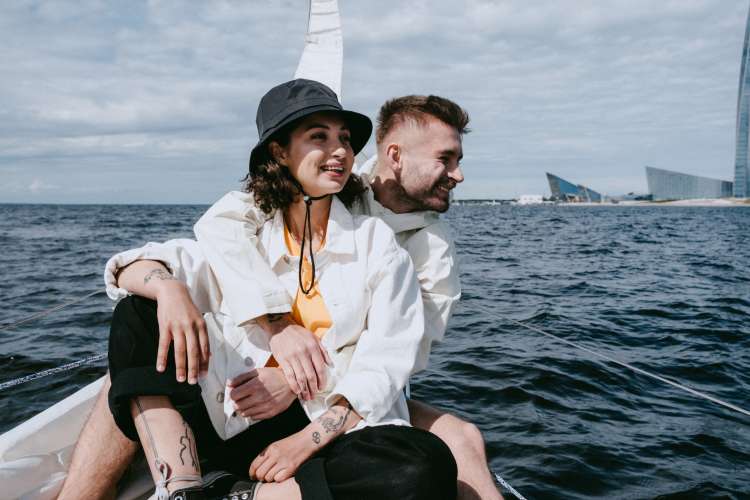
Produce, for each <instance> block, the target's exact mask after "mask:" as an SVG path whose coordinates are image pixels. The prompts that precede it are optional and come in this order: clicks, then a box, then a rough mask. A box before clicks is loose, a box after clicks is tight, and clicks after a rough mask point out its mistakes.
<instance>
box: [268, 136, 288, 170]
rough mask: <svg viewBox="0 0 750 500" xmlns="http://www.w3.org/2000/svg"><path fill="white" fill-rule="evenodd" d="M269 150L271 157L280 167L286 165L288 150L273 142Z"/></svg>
mask: <svg viewBox="0 0 750 500" xmlns="http://www.w3.org/2000/svg"><path fill="white" fill-rule="evenodd" d="M268 150H269V151H270V152H271V156H273V159H274V160H275V161H276V163H278V164H279V165H284V162H286V160H287V154H286V150H285V149H284V148H282V147H281V145H279V143H278V142H276V141H273V142H271V143H270V144H269V145H268Z"/></svg>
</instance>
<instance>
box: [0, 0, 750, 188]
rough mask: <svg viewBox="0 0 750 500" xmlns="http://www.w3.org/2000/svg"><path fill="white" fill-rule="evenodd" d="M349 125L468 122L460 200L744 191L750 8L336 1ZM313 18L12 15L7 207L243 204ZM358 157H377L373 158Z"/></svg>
mask: <svg viewBox="0 0 750 500" xmlns="http://www.w3.org/2000/svg"><path fill="white" fill-rule="evenodd" d="M339 6H340V9H341V17H342V26H343V35H344V81H343V97H344V105H345V106H346V107H348V108H350V109H354V110H357V111H361V112H363V113H365V114H367V115H369V116H370V117H371V118H373V119H374V118H375V116H376V114H377V110H378V108H379V106H380V104H382V103H383V101H384V100H385V99H387V98H390V97H394V96H399V95H405V94H438V95H441V96H444V97H448V98H450V99H452V100H454V101H456V102H457V103H459V104H460V105H462V106H463V107H464V108H465V109H466V110H467V111H468V112H469V114H470V116H471V124H470V127H471V129H472V131H471V133H469V134H468V135H467V136H466V137H465V139H464V154H465V156H464V160H463V162H462V164H463V170H464V174H465V177H466V180H465V181H464V182H463V183H462V184H461V185H459V186H458V187H457V188H456V198H458V199H466V198H513V197H517V196H519V195H521V194H545V195H548V194H549V186H548V184H547V181H546V177H545V172H551V173H554V174H557V175H559V176H561V177H563V178H565V179H568V180H571V181H573V182H575V183H582V184H585V185H587V186H589V187H590V188H592V189H595V190H597V191H599V192H602V193H605V194H610V195H616V194H623V193H628V192H641V193H642V192H646V191H647V186H646V177H645V171H644V166H646V165H649V166H653V167H658V168H665V169H669V170H677V171H681V172H686V173H691V174H696V175H703V176H708V177H714V178H720V179H725V180H732V176H733V164H734V142H735V121H736V105H737V85H738V80H739V71H740V57H741V52H742V43H743V37H744V30H745V21H746V17H747V11H748V0H659V1H653V0H556V1H553V0H496V1H487V0H453V1H450V2H435V1H427V0H410V1H409V2H403V1H400V0H379V1H378V2H373V1H368V0H339ZM306 27H307V2H306V1H305V0H286V1H279V0H275V1H271V0H243V1H239V0H237V1H228V0H227V1H205V2H202V1H201V2H199V1H178V0H152V1H138V0H129V1H127V2H123V1H114V0H112V1H109V2H105V1H99V0H77V1H73V0H68V1H56V0H45V1H29V0H15V1H13V2H2V3H1V4H0V67H1V68H2V69H0V75H1V77H0V203H211V202H213V201H215V200H216V199H218V198H220V197H221V196H222V194H223V193H225V192H226V191H229V190H232V189H239V187H240V185H241V184H240V182H239V181H240V179H242V177H244V175H245V173H246V171H247V158H248V154H249V151H250V149H251V148H252V146H253V145H254V144H255V142H256V140H257V132H256V128H255V111H256V108H257V104H258V101H259V99H260V97H261V96H262V95H263V94H264V93H265V92H266V91H267V90H268V89H269V88H271V87H272V86H274V85H276V84H278V83H281V82H283V81H286V80H289V79H291V78H292V76H293V74H294V70H295V68H296V66H297V62H298V59H299V56H300V54H301V52H302V48H303V45H304V34H305V30H306ZM365 152H366V153H370V154H372V153H373V152H374V142H373V141H372V140H371V141H370V143H369V144H368V146H367V147H366V148H365Z"/></svg>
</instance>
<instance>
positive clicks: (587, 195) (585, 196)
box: [547, 172, 602, 203]
mask: <svg viewBox="0 0 750 500" xmlns="http://www.w3.org/2000/svg"><path fill="white" fill-rule="evenodd" d="M547 182H549V190H550V191H551V192H552V198H553V199H555V200H558V201H573V202H576V201H577V202H581V201H587V202H594V203H601V201H602V195H601V194H599V193H597V192H596V191H594V190H593V189H589V188H587V187H586V186H583V185H581V184H573V183H572V182H568V181H566V180H565V179H563V178H562V177H558V176H556V175H554V174H550V173H549V172H547Z"/></svg>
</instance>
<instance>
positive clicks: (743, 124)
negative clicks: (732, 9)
mask: <svg viewBox="0 0 750 500" xmlns="http://www.w3.org/2000/svg"><path fill="white" fill-rule="evenodd" d="M749 38H750V12H748V17H747V22H746V26H745V43H744V44H743V47H742V64H741V66H740V88H739V92H738V95H737V142H736V146H737V150H736V152H735V155H734V196H736V197H737V198H749V197H750V165H748V156H749V155H748V150H747V148H748V133H749V132H750V127H749V126H748V125H750V64H748V57H750V51H748V39H749Z"/></svg>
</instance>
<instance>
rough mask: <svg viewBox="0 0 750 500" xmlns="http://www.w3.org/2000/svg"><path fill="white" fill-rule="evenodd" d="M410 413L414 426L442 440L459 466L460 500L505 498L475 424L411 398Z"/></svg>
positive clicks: (500, 499)
mask: <svg viewBox="0 0 750 500" xmlns="http://www.w3.org/2000/svg"><path fill="white" fill-rule="evenodd" d="M408 405H409V416H410V417H411V423H412V425H413V426H414V427H417V428H419V429H423V430H426V431H430V432H431V433H433V434H435V435H436V436H437V437H439V438H440V439H442V440H443V441H444V442H445V444H447V445H448V447H449V448H450V450H451V453H453V457H454V458H455V459H456V464H457V465H458V498H459V500H477V499H481V500H502V498H503V497H502V495H501V494H500V492H499V491H498V489H497V486H495V480H494V479H493V478H492V474H491V473H490V470H489V468H488V467H487V455H486V454H485V451H484V439H482V433H481V432H480V431H479V429H477V427H476V426H475V425H474V424H471V423H469V422H465V421H463V420H461V419H459V418H457V417H455V416H453V415H451V414H449V413H445V412H443V411H440V410H438V409H436V408H433V407H432V406H429V405H427V404H425V403H420V402H419V401H414V400H413V399H410V400H409V401H408Z"/></svg>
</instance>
